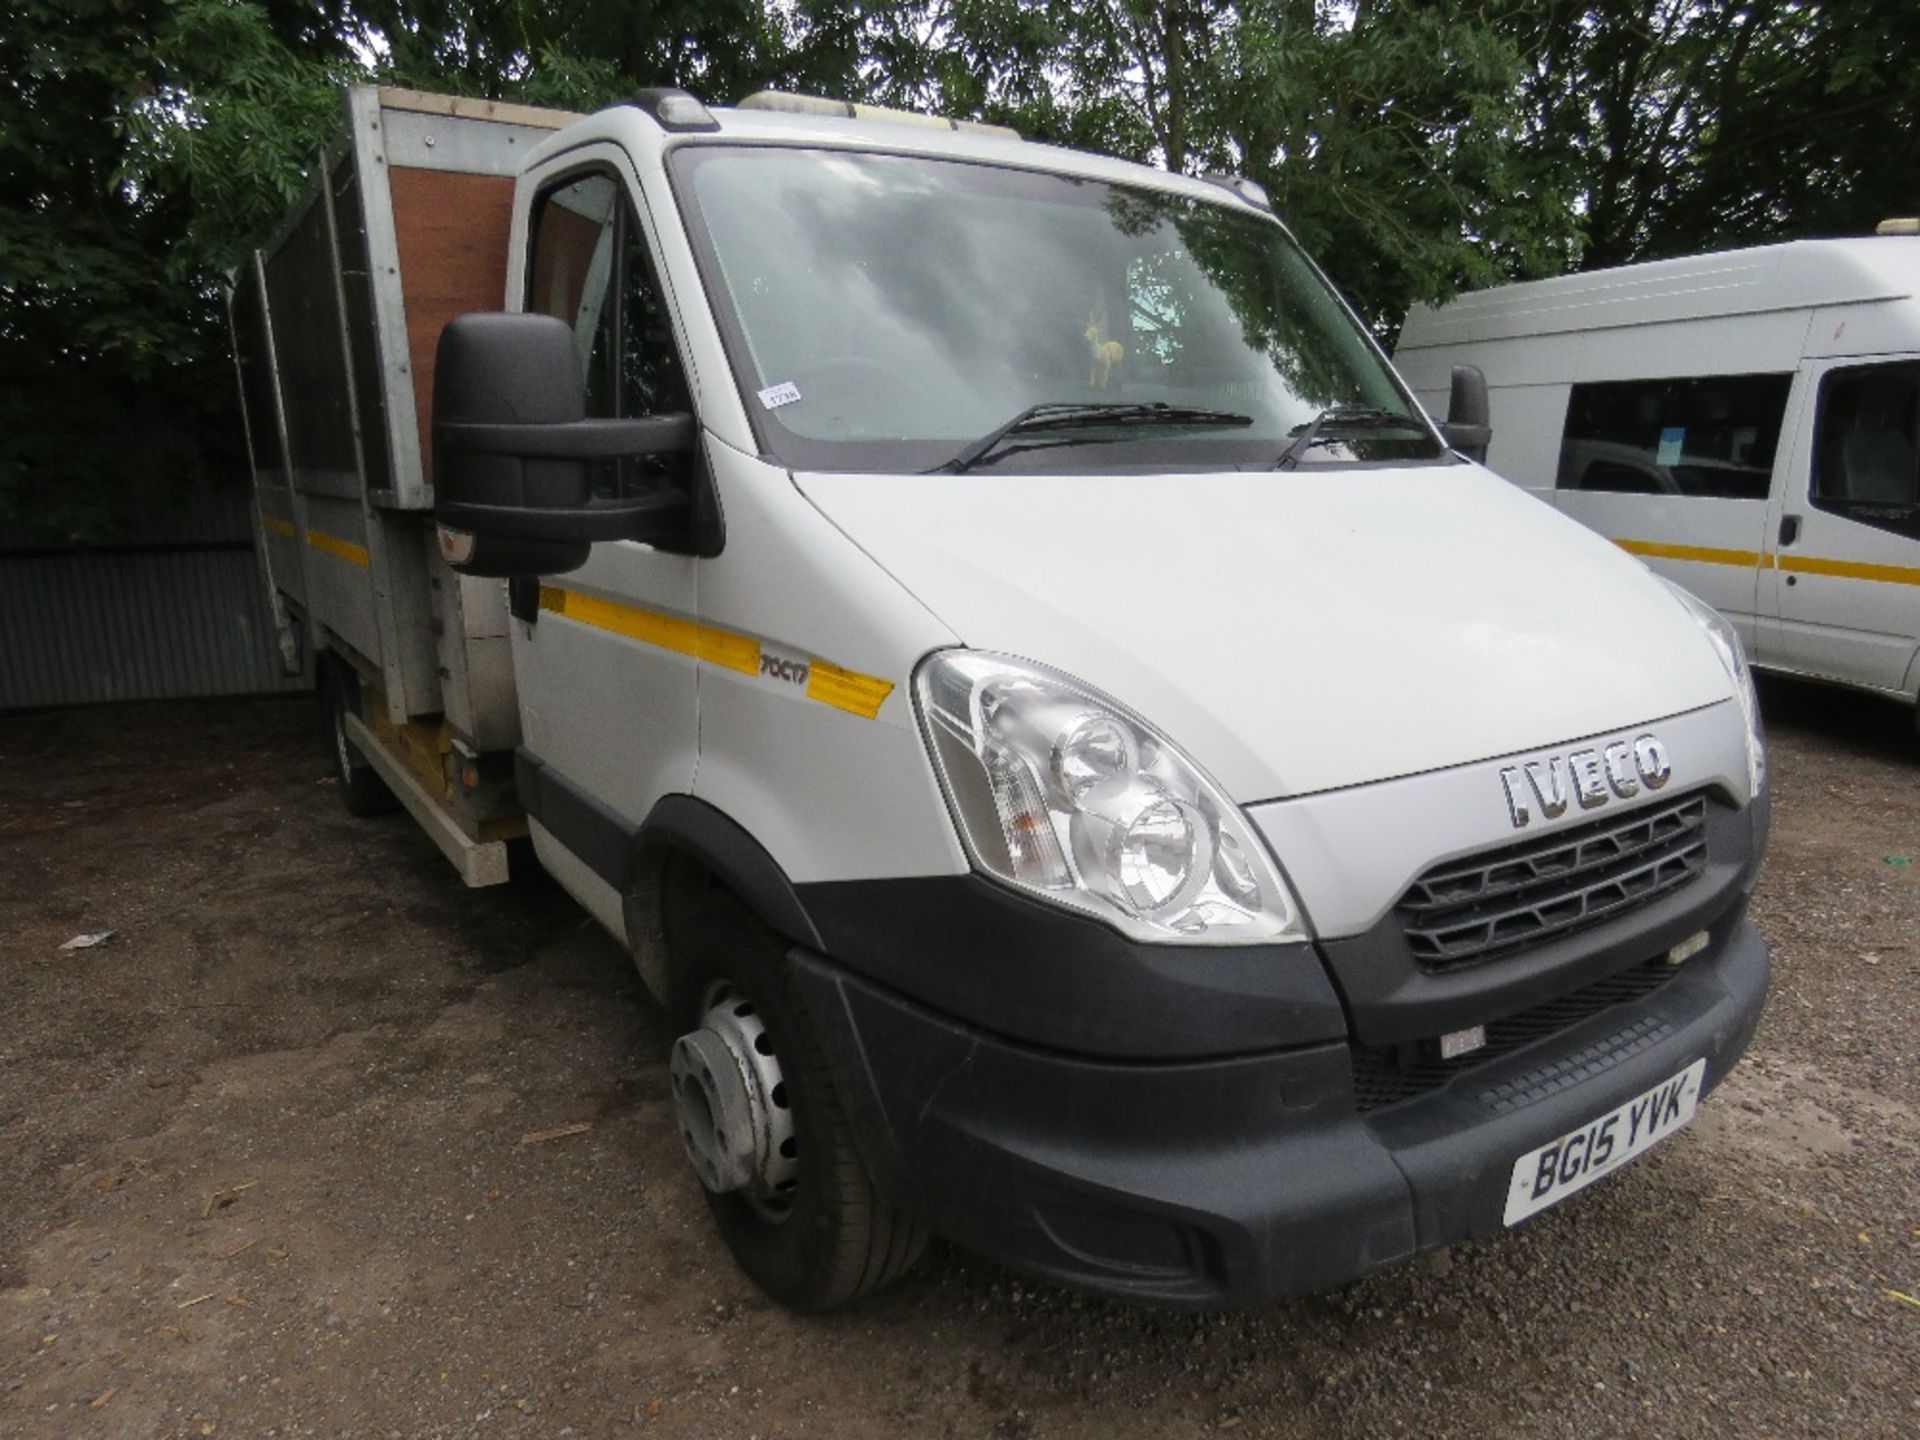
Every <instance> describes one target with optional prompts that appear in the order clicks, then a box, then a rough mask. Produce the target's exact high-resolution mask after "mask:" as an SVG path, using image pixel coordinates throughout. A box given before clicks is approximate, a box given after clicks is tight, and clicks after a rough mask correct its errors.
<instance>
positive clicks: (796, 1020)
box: [662, 858, 927, 1311]
mask: <svg viewBox="0 0 1920 1440" xmlns="http://www.w3.org/2000/svg"><path fill="white" fill-rule="evenodd" d="M663 892H664V893H663V896H662V903H663V907H664V911H665V913H664V917H663V918H664V921H665V928H666V936H667V946H668V953H669V956H670V958H671V963H672V966H673V972H674V981H673V1002H674V1019H675V1022H676V1023H677V1024H679V1025H681V1026H682V1027H684V1028H683V1033H682V1034H681V1036H680V1038H679V1039H678V1040H676V1041H675V1042H674V1045H673V1053H672V1057H671V1060H670V1063H669V1070H670V1073H671V1076H672V1087H673V1104H674V1117H675V1122H676V1128H677V1129H678V1130H679V1133H680V1142H681V1146H682V1148H683V1149H684V1150H685V1152H686V1154H687V1158H688V1160H689V1161H690V1162H691V1164H692V1165H693V1169H694V1173H695V1175H696V1176H698V1178H699V1180H700V1184H701V1188H702V1189H704V1190H705V1191H706V1195H707V1204H708V1206H709V1208H710V1209H711V1210H712V1212H713V1217H714V1220H715V1222H716V1223H717V1224H718V1226H719V1229H720V1234H721V1237H722V1238H723V1239H725V1241H726V1242H727V1248H728V1249H730V1250H731V1251H732V1252H733V1257H734V1260H735V1261H736V1262H737V1263H738V1264H739V1266H740V1268H741V1269H742V1270H744V1271H746V1272H747V1274H748V1276H749V1277H751V1279H752V1280H753V1281H754V1283H755V1284H757V1285H758V1286H759V1287H760V1288H761V1289H762V1290H764V1291H766V1292H767V1294H769V1295H771V1296H772V1297H773V1298H774V1299H776V1300H778V1301H780V1302H781V1303H782V1304H783V1305H786V1306H789V1307H790V1308H792V1309H794V1310H800V1311H821V1310H831V1309H833V1308H835V1307H837V1306H840V1305H845V1304H847V1303H848V1302H849V1301H852V1300H856V1299H858V1298H859V1297H860V1296H862V1295H866V1294H869V1293H870V1292H872V1291H874V1290H877V1289H879V1288H880V1287H881V1286H883V1285H887V1284H890V1283H891V1282H892V1281H894V1280H896V1279H898V1278H899V1277H900V1276H901V1275H903V1274H905V1273H906V1271H907V1269H908V1268H909V1267H910V1266H912V1264H913V1262H914V1261H915V1260H917V1259H918V1258H919V1257H920V1253H921V1252H922V1251H923V1250H924V1249H925V1248H926V1242H927V1236H926V1232H925V1231H924V1230H922V1229H921V1228H920V1227H919V1226H918V1225H916V1224H914V1223H913V1222H912V1221H910V1220H908V1219H907V1218H906V1217H905V1216H903V1215H901V1214H900V1213H899V1212H898V1211H896V1210H895V1209H894V1208H893V1207H892V1206H891V1205H889V1204H888V1203H887V1202H886V1201H885V1200H884V1199H883V1198H882V1197H881V1196H880V1194H879V1193H878V1192H877V1191H876V1190H875V1189H874V1186H873V1182H872V1180H871V1179H869V1178H868V1175H867V1171H866V1167H865V1166H864V1165H863V1164H862V1163H861V1161H860V1156H859V1154H858V1152H857V1151H856V1149H855V1148H854V1142H853V1133H852V1130H851V1128H850V1127H849V1125H848V1124H847V1119H846V1115H845V1112H844V1111H843V1110H842V1109H841V1106H840V1101H839V1097H838V1096H837V1095H836V1094H835V1093H834V1088H833V1080H832V1076H831V1074H830V1073H829V1071H828V1068H827V1064H826V1059H825V1056H824V1054H823V1052H822V1050H821V1047H820V1042H819V1039H818V1037H817V1036H816V1035H815V1033H814V1031H813V1027H812V1025H811V1023H810V1022H809V1021H808V1019H807V1016H806V1012H805V1009H804V1007H803V1004H802V1002H801V999H800V997H799V994H798V993H797V991H796V990H795V987H794V984H793V980H792V974H791V971H790V970H789V968H788V966H787V962H786V942H785V941H784V940H782V939H781V937H780V936H778V935H776V934H775V933H774V932H773V931H771V930H769V929H767V928H766V927H765V926H764V925H762V924H760V923H759V921H758V920H757V919H756V918H755V917H754V916H753V915H752V914H751V913H749V912H748V910H747V909H746V907H745V906H744V905H742V904H741V903H740V901H739V900H738V899H736V898H735V897H734V895H733V894H732V892H731V891H729V890H728V889H727V888H726V887H725V886H724V885H723V884H721V883H720V882H719V881H718V880H717V879H716V878H714V877H713V876H712V875H711V874H709V873H708V872H707V871H705V870H704V869H702V868H701V867H699V866H698V865H695V864H693V863H692V862H690V861H684V860H680V859H678V858H676V859H675V860H673V861H670V862H669V865H668V870H667V875H666V884H665V886H664V887H663Z"/></svg>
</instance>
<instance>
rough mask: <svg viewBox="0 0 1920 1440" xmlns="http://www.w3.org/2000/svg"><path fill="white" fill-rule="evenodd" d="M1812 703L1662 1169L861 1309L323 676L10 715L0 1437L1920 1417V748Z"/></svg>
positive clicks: (1881, 713) (615, 977)
mask: <svg viewBox="0 0 1920 1440" xmlns="http://www.w3.org/2000/svg"><path fill="white" fill-rule="evenodd" d="M1766 704H1767V710H1768V712H1769V717H1770V722H1771V724H1772V727H1773V763H1774V773H1775V776H1776V787H1777V801H1776V807H1777V808H1776V814H1777V820H1776V829H1775V836H1774V846H1773V853H1772V857H1771V859H1770V860H1769V862H1768V866H1767V871H1766V876H1765V879H1764V882H1763V884H1762V886H1761V890H1760V894H1759V897H1758V900H1757V909H1758V915H1759V920H1760V923H1761V926H1762V928H1763V929H1764V930H1765V932H1766V933H1767V935H1768V936H1769V937H1770V938H1771V940H1772V942H1773V945H1774V958H1775V964H1776V972H1775V974H1776V980H1775V988H1774V991H1773V995H1772V999H1771V1002H1770V1006H1769V1010H1768V1013H1767V1018H1766V1021H1765V1023H1764V1024H1763V1026H1762V1028H1761V1031H1760V1035H1759V1038H1758V1040H1757V1041H1756V1042H1755V1045H1754V1047H1753V1050H1752V1052H1751V1053H1750V1057H1749V1059H1748V1060H1747V1062H1746V1063H1745V1064H1744V1065H1743V1066H1742V1067H1741V1068H1740V1069H1739V1070H1738V1071H1736V1073H1735V1074H1734V1076H1733V1077H1732V1078H1731V1079H1730V1080H1729V1081H1728V1082H1727V1084H1726V1086H1725V1087H1724V1088H1723V1089H1722V1090H1720V1091H1719V1092H1718V1093H1717V1094H1716V1095H1715V1097H1714V1098H1713V1099H1712V1100H1711V1101H1709V1102H1708V1104H1707V1106H1706V1107H1705V1108H1704V1109H1703V1110H1702V1112H1701V1114H1700V1117H1699V1118H1698V1119H1697V1120H1696V1122H1695V1124H1694V1125H1693V1126H1692V1127H1691V1128H1690V1129H1689V1130H1687V1131H1686V1132H1684V1133H1682V1134H1681V1135H1680V1136H1678V1137H1676V1138H1675V1139H1674V1140H1673V1141H1672V1142H1670V1143H1668V1144H1667V1145H1665V1146H1664V1147H1663V1148H1662V1149H1660V1150H1658V1151H1656V1152H1655V1153H1654V1154H1652V1155H1651V1156H1649V1157H1648V1158H1647V1159H1645V1160H1643V1161H1642V1162H1640V1163H1639V1164H1637V1165H1635V1166H1632V1167H1630V1168H1629V1169H1628V1170H1627V1171H1625V1172H1623V1173H1622V1174H1621V1175H1619V1176H1618V1177H1616V1178H1614V1179H1612V1180H1610V1181H1608V1182H1607V1183H1606V1184H1604V1185H1602V1186H1599V1187H1597V1188H1596V1189H1595V1190H1593V1191H1590V1192H1588V1193H1587V1194H1586V1195H1584V1196H1582V1197H1580V1198H1578V1199H1576V1200H1574V1201H1572V1202H1570V1203H1568V1204H1566V1205H1564V1206H1562V1207H1560V1208H1559V1209H1557V1210H1555V1211H1552V1212H1550V1213H1549V1214H1547V1215H1545V1216H1543V1217H1541V1218H1540V1219H1539V1220H1537V1221H1535V1222H1534V1223H1532V1224H1529V1225H1528V1226H1526V1227H1525V1228H1524V1229H1523V1230H1521V1231H1520V1232H1518V1233H1516V1234H1514V1235H1512V1236H1509V1237H1506V1238H1504V1239H1502V1240H1501V1241H1499V1242H1497V1243H1490V1244H1485V1245H1475V1246H1471V1247H1461V1248H1458V1249H1456V1250H1454V1251H1452V1252H1450V1253H1449V1254H1447V1255H1445V1256H1442V1257H1438V1258H1437V1259H1434V1260H1429V1261H1427V1262H1424V1263H1420V1264H1415V1265H1410V1266H1405V1267H1402V1268H1399V1269H1396V1270H1393V1271H1390V1272H1387V1273H1385V1274H1381V1275H1378V1276H1375V1277H1372V1278H1369V1279H1367V1280H1365V1281H1363V1282H1360V1283H1357V1284H1354V1285H1351V1286H1349V1287H1347V1288H1346V1289H1344V1290H1341V1291H1338V1292H1336V1293H1333V1294H1328V1295H1322V1296H1318V1297H1315V1298H1312V1299H1308V1300H1304V1301H1300V1302H1298V1303H1294V1304H1288V1305H1283V1306H1277V1307H1273V1308H1270V1309H1266V1310H1262V1311H1258V1312H1254V1313H1243V1314H1232V1315H1215V1316H1194V1315H1188V1314H1179V1313H1171V1312H1165V1311H1155V1310H1148V1309H1135V1308H1128V1307H1123V1306H1117V1305H1110V1304H1105V1303H1101V1302H1096V1301H1091V1300H1086V1299H1083V1298H1081V1297H1078V1296H1075V1295H1071V1294H1067V1293H1063V1292H1060V1291H1056V1290H1052V1289H1049V1288H1046V1287H1036V1286H1034V1285H1032V1284H1030V1283H1027V1282H1023V1281H1021V1280H1018V1279H1016V1278H1014V1277H1012V1276H1010V1275H1009V1274H1007V1273H1006V1272H1004V1271H1001V1270H999V1269H997V1268H995V1267H994V1266H991V1265H989V1264H986V1263H984V1262H982V1261H979V1260H975V1259H972V1258H970V1257H968V1256H965V1255H962V1254H959V1253H957V1252H954V1251H951V1250H947V1249H943V1248H941V1247H939V1246H936V1247H935V1248H934V1250H933V1251H932V1252H931V1253H930V1255H929V1257H928V1259H927V1260H926V1261H925V1262H923V1264H922V1266H921V1268H920V1269H918V1270H916V1271H915V1272H914V1274H913V1275H911V1276H910V1277H909V1278H908V1279H907V1281H906V1282H905V1283H904V1284H902V1285H900V1286H899V1287H897V1288H896V1289H894V1290H892V1291H890V1292H888V1293H886V1294H884V1295H882V1296H879V1297H876V1298H875V1299H874V1300H872V1301H870V1302H869V1303H867V1304H865V1305H864V1306H862V1307H860V1308H858V1309H857V1310H855V1311H854V1312H852V1313H850V1314H843V1315H838V1316H834V1317H830V1318H827V1319H816V1320H800V1319H795V1318H793V1317H791V1316H789V1315H787V1314H786V1313H784V1312H782V1311H781V1310H779V1309H778V1308H776V1307H773V1306H771V1305H770V1304H768V1303H767V1302H765V1301H764V1300H762V1299H761V1298H760V1297H759V1296H758V1295H757V1293H756V1292H755V1291H754V1290H753V1289H752V1288H751V1287H750V1286H749V1285H748V1284H747V1283H746V1282H745V1281H744V1280H743V1279H742V1278H741V1277H740V1275H739V1274H738V1273H737V1272H736V1271H735V1270H734V1269H733V1267H732V1265H731V1263H730V1262H729V1260H728V1258H727V1256H726V1254H725V1252H724V1250H723V1249H722V1248H721V1246H720V1244H719V1242H718V1240H717V1239H716V1238H715V1236H714V1235H713V1233H712V1232H711V1230H710V1229H709V1226H708V1223H707V1219H706V1214H705V1208H704V1205H703V1202H702V1200H701V1197H700V1195H699V1192H698V1190H697V1187H696V1185H695V1183H694V1181H693V1180H692V1178H691V1175H690V1172H689V1171H688V1170H687V1169H686V1167H685V1165H684V1162H683V1161H682V1160H681V1159H680V1157H679V1155H678V1153H677V1149H676V1145H675V1140H674V1136H673V1132H672V1128H671V1124H670V1118H669V1114H668V1110H667V1107H666V1105H665V1104H664V1102H663V1099H662V1097H663V1095H664V1093H665V1088H666V1086H665V1078H666V1055H667V1046H668V1041H669V1039H670V1037H669V1035H668V1033H667V1031H666V1029H665V1028H664V1027H663V1024H662V1022H661V1020H660V1017H659V1016H658V1015H657V1014H655V1012H654V1011H653V1010H652V1008H651V1007H650V1006H649V1004H648V1003H647V1002H646V1000H645V999H644V997H643V995H642V994H641V991H640V989H639V986H638V983H637V981H636V980H635V978H634V976H633V973H632V969H631V967H630V965H629V964H628V962H627V961H626V959H625V957H624V956H623V955H622V954H621V952H620V951H619V949H618V948H617V947H616V946H615V945H614V944H613V943H612V942H611V941H609V940H607V939H606V938H605V937H603V936H602V935H600V934H599V933H598V932H597V931H596V930H594V929H593V928H592V927H591V925H590V924H589V922H587V921H585V920H584V919H583V918H582V916H581V915H580V913H579V912H578V911H577V910H575V909H574V908H573V907H572V906H571V904H570V903H569V902H568V901H567V900H566V898H565V897H564V896H562V895H560V894H559V893H558V892H557V891H556V890H555V889H553V887H552V886H551V885H550V884H547V883H545V882H542V881H537V880H536V881H534V882H531V883H526V884H516V885H515V886H512V887H507V888H505V889H502V890H498V891H488V892H481V893H472V892H468V891H466V890H464V889H462V888H461V886H460V885H459V883H458V882H457V880H456V879H455V878H454V876H453V873H452V871H451V870H450V869H449V868H448V867H446V865H445V864H444V862H442V861H441V859H440V858H439V856H438V855H437V853H436V852H434V851H433V850H432V849H431V847H430V846H429V844H428V843H427V841H426V840H425V839H424V838H422V837H421V836H420V835H419V834H418V833H417V832H416V831H415V830H414V829H413V828H412V826H411V825H410V823H409V822H408V821H407V820H406V819H405V818H404V817H395V818H393V819H390V820H381V821H373V822H360V821H354V820H351V819H349V818H348V817H347V816H346V815H345V814H344V812H343V811H342V810H341V809H340V807H339V805H338V803H337V801H336V798H335V796H334V794H333V790H332V786H331V784H330V783H329V781H328V779H327V769H326V764H325V759H324V756H323V753H322V750H321V747H320V744H319V742H318V738H317V728H318V721H317V717H316V716H315V714H314V712H313V709H312V707H311V706H310V705H309V704H306V703H299V702H282V701H275V702H234V703H219V704H201V705H166V706H159V705H155V706H132V707H121V708H114V709H100V710H88V711H80V712H69V713H60V714H37V715H26V716H12V717H5V718H0V881H4V883H3V884H0V1015H3V1016H4V1019H3V1020H0V1157H4V1159H5V1162H6V1163H5V1164H4V1166H0V1434H4V1435H6V1436H9V1437H13V1436H19V1437H29V1436H34V1437H37V1436H68V1435H103V1436H143V1437H144V1436H167V1435H179V1436H205V1435H274V1436H304V1435H329V1436H332V1435H366V1436H385V1435H393V1436H407V1437H414V1436H469V1435H471V1436H564V1435H577V1436H583V1437H585V1436H593V1437H598V1436H627V1435H647V1436H653V1435H660V1436H694V1435H698V1436H735V1435H739V1436H746V1435H757V1436H797V1435H844V1436H866V1435H889V1436H893V1435H953V1436H994V1437H1025V1436H1032V1437H1038V1436H1100V1437H1129V1436H1182V1435H1199V1434H1210V1433H1214V1432H1223V1431H1224V1432H1231V1431H1238V1432H1239V1433H1241V1434H1249V1435H1279V1436H1293V1435H1300V1436H1307V1435H1315V1436H1323V1435H1329V1434H1341V1435H1346V1434H1352V1435H1367V1436H1374V1435H1392V1434H1399V1433H1408V1434H1419V1435H1421V1436H1428V1437H1431V1436H1445V1435H1489V1434H1495V1433H1498V1434H1500V1435H1502V1436H1508V1437H1521V1436H1592V1435H1644V1434H1661V1435H1666V1436H1696V1435H1697V1436H1716V1437H1718V1436H1727V1435H1739V1436H1763V1435H1772V1436H1799V1435H1806V1436H1816V1435H1817V1436H1831V1435H1848V1436H1870V1435H1871V1436H1894V1435H1901V1436H1912V1435H1915V1434H1917V1433H1920V1304H1916V1303H1915V1299H1916V1298H1920V1202H1917V1201H1916V1194H1917V1193H1920V1186H1917V1185H1916V1180H1920V1095H1916V1088H1915V1085H1914V1076H1915V1073H1916V1071H1915V1060H1916V1055H1920V1025H1917V1024H1916V1020H1917V1019H1920V999H1917V998H1916V997H1917V996H1920V983H1916V982H1920V926H1916V924H1915V922H1916V920H1917V919H1920V864H1916V865H1914V866H1910V867H1909V866H1901V865H1895V864H1892V863H1889V860H1888V857H1890V856H1891V857H1914V858H1916V859H1920V784H1917V783H1916V782H1917V781H1920V745H1916V743H1915V742H1914V739H1913V737H1912V732H1911V729H1910V728H1909V725H1908V722H1907V717H1905V716H1903V715H1901V714H1900V713H1898V712H1895V711H1892V710H1889V709H1885V708H1883V707H1880V706H1877V705H1874V704H1871V703H1869V702H1864V701H1858V700H1855V699H1852V698H1850V697H1846V696H1841V695H1836V694H1830V693H1827V692H1819V691H1809V690H1798V689H1785V688H1779V689H1774V690H1770V691H1769V693H1768V694H1767V696H1766ZM107 927H111V928H112V929H113V930H114V931H115V932H116V933H115V935H114V937H113V939H112V940H111V941H109V942H108V943H106V944H105V945H102V946H100V947H99V948H97V949H94V950H89V951H84V952H65V953H63V952H60V951H59V950H57V948H56V947H57V946H58V945H59V944H60V942H62V941H64V940H66V939H67V938H68V937H70V936H72V935H74V934H76V933H78V932H81V931H85V930H94V929H99V928H107ZM570 1124H584V1125H586V1126H589V1127H590V1128H587V1129H584V1130H580V1131H577V1132H576V1133H573V1134H569V1135H564V1136H560V1137H558V1138H552V1139H546V1140H536V1141H534V1142H533V1143H523V1137H524V1136H527V1135H528V1134H529V1133H531V1132H540V1131H546V1130H550V1129H553V1128H555V1127H559V1126H563V1125H570ZM1902 1296H1906V1297H1915V1298H1904V1299H1903V1298H1902Z"/></svg>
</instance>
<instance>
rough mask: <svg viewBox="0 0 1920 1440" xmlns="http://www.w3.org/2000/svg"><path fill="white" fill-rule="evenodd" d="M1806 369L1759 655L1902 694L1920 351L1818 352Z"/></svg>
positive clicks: (1909, 621)
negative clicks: (1803, 409)
mask: <svg viewBox="0 0 1920 1440" xmlns="http://www.w3.org/2000/svg"><path fill="white" fill-rule="evenodd" d="M1806 378H1807V385H1808V388H1809V392H1810V395H1811V398H1812V406H1811V410H1812V420H1811V423H1810V424H1805V425H1802V426H1801V427H1800V431H1801V433H1800V434H1799V435H1798V436H1797V437H1796V440H1795V444H1794V448H1793V454H1792V457H1791V459H1792V464H1791V468H1790V469H1789V471H1788V475H1787V479H1786V483H1785V485H1784V486H1783V488H1782V490H1781V493H1780V497H1779V500H1778V502H1777V503H1776V505H1775V507H1774V513H1773V519H1772V526H1771V528H1772V531H1773V538H1774V554H1773V557H1772V564H1771V566H1770V567H1769V572H1768V574H1767V576H1766V580H1765V584H1764V588H1765V591H1766V600H1767V605H1766V608H1767V610H1768V619H1767V623H1766V633H1765V634H1764V635H1763V637H1762V641H1761V646H1760V656H1759V658H1760V660H1761V663H1763V664H1765V665H1769V666H1773V667H1777V668H1779V669H1783V670H1791V671H1795V672H1797V673H1800V674H1805V675H1814V676H1818V677H1821V678H1823V679H1829V680H1839V681H1844V682H1846V683H1847V684H1851V685H1861V686H1866V687H1869V688H1872V689H1875V690H1890V691H1901V690H1903V689H1904V688H1905V685H1906V677H1907V674H1908V671H1909V668H1910V667H1911V665H1912V662H1913V659H1914V655H1915V652H1916V649H1920V356H1913V355H1907V356H1891V357H1882V356H1876V357H1874V358H1873V359H1872V360H1860V359H1843V360H1819V361H1815V362H1813V363H1812V365H1811V366H1810V368H1809V370H1808V373H1807V377H1806Z"/></svg>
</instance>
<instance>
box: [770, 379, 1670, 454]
mask: <svg viewBox="0 0 1920 1440" xmlns="http://www.w3.org/2000/svg"><path fill="white" fill-rule="evenodd" d="M763 393H764V392H763ZM1686 443H1687V428H1686V426H1684V425H1669V426H1667V428H1666V429H1664V430H1662V431H1661V432H1660V449H1659V450H1658V451H1657V452H1655V454H1654V457H1653V458H1654V462H1655V463H1656V464H1659V465H1678V464H1679V463H1680V452H1681V450H1682V449H1683V448H1684V447H1685V446H1686Z"/></svg>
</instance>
